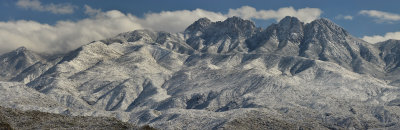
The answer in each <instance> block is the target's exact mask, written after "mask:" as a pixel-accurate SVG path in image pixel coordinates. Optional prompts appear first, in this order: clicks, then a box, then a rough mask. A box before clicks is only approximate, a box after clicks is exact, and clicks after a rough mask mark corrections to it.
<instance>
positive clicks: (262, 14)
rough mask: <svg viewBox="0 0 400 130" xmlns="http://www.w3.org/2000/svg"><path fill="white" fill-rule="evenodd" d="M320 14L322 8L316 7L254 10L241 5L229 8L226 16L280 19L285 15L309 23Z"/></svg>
mask: <svg viewBox="0 0 400 130" xmlns="http://www.w3.org/2000/svg"><path fill="white" fill-rule="evenodd" d="M321 14H322V10H320V9H318V8H308V7H307V8H301V9H298V10H296V9H294V8H293V7H283V8H279V9H278V10H258V11H257V10H256V9H255V8H253V7H250V6H243V7H241V8H237V9H229V13H228V14H227V15H228V16H239V17H241V18H244V19H263V20H268V19H275V20H276V21H280V20H281V19H283V18H284V17H286V16H294V17H297V18H298V19H299V20H300V21H303V22H306V23H309V22H311V21H313V20H315V19H317V18H319V16H320V15H321Z"/></svg>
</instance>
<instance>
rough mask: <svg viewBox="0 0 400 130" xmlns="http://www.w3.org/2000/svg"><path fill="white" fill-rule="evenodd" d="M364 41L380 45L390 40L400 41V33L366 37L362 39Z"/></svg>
mask: <svg viewBox="0 0 400 130" xmlns="http://www.w3.org/2000/svg"><path fill="white" fill-rule="evenodd" d="M362 39H363V40H364V41H367V42H369V43H378V42H383V41H386V40H389V39H397V40H400V32H388V33H386V34H385V35H383V36H381V35H373V36H364V37H362Z"/></svg>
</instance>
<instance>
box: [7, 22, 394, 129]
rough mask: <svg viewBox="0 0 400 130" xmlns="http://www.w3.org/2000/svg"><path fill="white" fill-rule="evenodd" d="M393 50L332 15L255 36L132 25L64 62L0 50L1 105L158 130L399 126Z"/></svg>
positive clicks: (243, 27) (231, 25) (223, 28)
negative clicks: (110, 119) (133, 27)
mask: <svg viewBox="0 0 400 130" xmlns="http://www.w3.org/2000/svg"><path fill="white" fill-rule="evenodd" d="M399 46H400V42H399V41H395V40H391V41H387V42H383V43H379V44H376V45H372V44H369V43H367V42H365V41H362V40H360V39H358V38H356V37H353V36H351V35H350V34H349V33H348V32H347V31H345V30H344V29H343V28H341V27H339V26H338V25H336V24H334V23H332V22H331V21H329V20H327V19H318V20H315V21H313V22H311V23H308V24H304V23H302V22H300V21H299V20H298V19H297V18H294V17H286V18H284V19H283V20H281V21H280V22H279V23H277V24H273V25H271V26H269V27H268V28H266V29H261V28H257V27H255V25H254V23H253V22H251V21H248V20H243V19H240V18H238V17H232V18H228V19H227V20H225V21H220V22H211V21H210V20H208V19H207V18H202V19H199V20H198V21H196V22H195V23H193V24H192V25H190V26H189V27H188V28H187V29H186V30H185V31H184V32H182V33H167V32H153V31H149V30H136V31H133V32H126V33H122V34H119V35H117V36H116V37H113V38H109V39H105V40H101V41H95V42H92V43H89V44H87V45H84V46H82V47H80V48H78V49H76V50H75V51H72V52H70V53H68V54H65V55H63V56H59V57H56V56H53V57H49V56H41V55H39V54H35V53H34V52H30V51H26V49H18V50H16V51H14V52H10V53H8V54H5V55H2V56H1V59H2V60H1V65H0V67H1V71H2V75H1V76H2V78H1V79H2V80H3V81H4V82H2V83H0V87H2V88H0V89H2V90H1V93H4V94H9V95H10V96H0V100H1V101H4V102H2V103H0V105H2V106H7V107H15V108H19V109H24V110H28V109H35V110H41V111H45V112H53V113H64V114H69V115H86V116H111V117H116V118H118V119H120V120H122V121H128V122H131V123H134V124H136V125H144V124H150V125H151V126H154V127H156V128H161V129H265V128H269V129H277V128H281V129H299V128H315V129H332V128H334V129H336V128H339V129H341V128H344V129H348V128H356V129H367V128H393V129H395V128H399V127H400V89H399V87H400V86H399V81H400V77H399V67H398V66H399V61H400V59H399V58H398V57H399V56H398V54H396V53H397V52H398V48H399ZM396 49H397V50H396ZM21 50H25V51H24V52H29V54H28V53H23V54H25V55H23V56H20V55H19V54H20V53H21ZM16 57H17V58H16ZM18 57H19V58H18ZM12 59H17V60H18V62H17V61H16V60H12ZM22 63H23V64H22ZM20 64H22V65H20ZM17 82H19V83H17ZM13 93H16V94H13ZM13 104H15V105H13Z"/></svg>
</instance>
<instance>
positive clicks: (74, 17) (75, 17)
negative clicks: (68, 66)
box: [0, 0, 400, 53]
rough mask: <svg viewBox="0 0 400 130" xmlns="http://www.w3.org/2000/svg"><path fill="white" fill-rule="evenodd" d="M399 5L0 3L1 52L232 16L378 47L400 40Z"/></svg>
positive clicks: (171, 0) (320, 0)
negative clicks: (339, 31) (307, 25)
mask: <svg viewBox="0 0 400 130" xmlns="http://www.w3.org/2000/svg"><path fill="white" fill-rule="evenodd" d="M398 5H400V1H399V0H385V1H377V0H335V1H333V0H331V1H328V0H279V1H278V0H201V1H200V0H197V1H194V0H192V1H190V0H117V1H112V0H1V1H0V46H2V47H1V48H0V53H2V51H9V50H11V49H13V48H16V47H18V46H26V47H28V48H32V49H33V50H37V51H45V50H48V49H49V48H55V51H57V50H65V48H68V49H73V48H76V47H77V46H80V45H82V44H85V43H86V42H88V41H89V40H90V41H91V40H99V39H102V38H105V37H110V36H113V35H116V34H118V33H120V32H124V31H131V30H135V29H151V30H156V31H169V32H179V31H182V30H183V29H184V28H185V27H186V26H187V25H188V24H190V23H191V22H193V21H194V20H196V19H197V18H199V17H210V19H211V20H213V21H218V20H223V19H225V18H226V17H230V16H234V15H239V17H242V18H245V19H251V20H253V21H254V22H255V23H256V25H257V26H260V27H263V28H265V27H267V26H269V25H270V24H271V23H276V22H277V21H278V20H280V19H281V18H282V17H283V15H286V14H288V15H293V16H296V17H298V18H299V19H300V20H302V21H305V22H309V21H311V20H313V19H316V18H321V17H322V18H328V19H330V20H332V21H333V22H335V23H337V24H338V25H340V26H342V27H343V28H345V29H346V30H347V31H349V32H350V33H351V34H353V35H354V36H356V37H359V38H362V39H364V40H366V41H369V42H371V43H374V42H378V41H383V40H386V39H400V9H398ZM251 11H253V12H251ZM113 24H116V25H113ZM96 27H99V29H97V28H96ZM74 29H75V30H74ZM15 30H18V31H15ZM107 30H109V31H107ZM63 32H64V33H63ZM46 36H48V37H49V38H46ZM72 42H73V43H72ZM38 45H39V46H38ZM42 46H46V47H47V48H46V47H45V49H41V48H43V47H42ZM68 49H67V50H68Z"/></svg>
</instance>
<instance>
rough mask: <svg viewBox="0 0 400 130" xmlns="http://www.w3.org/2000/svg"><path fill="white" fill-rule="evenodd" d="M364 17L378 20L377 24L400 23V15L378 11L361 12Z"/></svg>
mask: <svg viewBox="0 0 400 130" xmlns="http://www.w3.org/2000/svg"><path fill="white" fill-rule="evenodd" d="M359 13H360V14H362V15H367V16H369V17H373V18H375V19H376V21H377V22H389V23H390V22H393V21H400V15H399V14H394V13H389V12H383V11H378V10H361V11H360V12H359Z"/></svg>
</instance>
